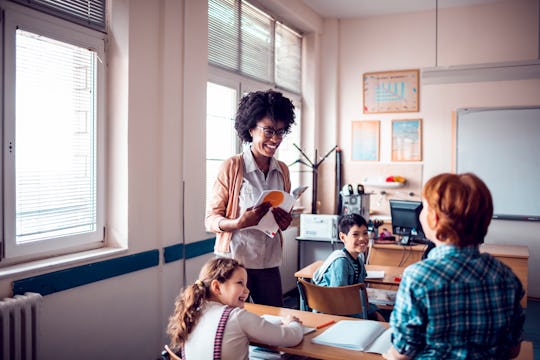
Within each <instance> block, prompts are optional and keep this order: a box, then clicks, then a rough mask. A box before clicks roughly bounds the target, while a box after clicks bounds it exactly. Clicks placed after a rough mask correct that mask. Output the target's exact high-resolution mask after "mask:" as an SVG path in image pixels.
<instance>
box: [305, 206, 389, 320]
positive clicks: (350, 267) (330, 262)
mask: <svg viewBox="0 0 540 360" xmlns="http://www.w3.org/2000/svg"><path fill="white" fill-rule="evenodd" d="M338 230H339V238H340V240H341V241H343V243H344V244H345V247H344V248H343V249H342V250H335V251H334V252H332V253H331V254H330V255H329V256H328V258H326V260H325V261H324V263H323V264H322V265H321V267H320V268H319V269H317V271H315V273H314V274H313V279H312V281H313V283H315V284H317V285H320V286H346V285H353V284H356V283H363V282H364V279H365V278H366V276H367V272H366V268H365V267H364V252H365V251H366V249H367V245H368V242H369V238H368V228H367V223H366V220H365V219H364V218H363V217H362V216H360V215H359V214H354V213H352V214H347V215H343V216H342V217H341V218H340V219H339V224H338ZM367 313H368V318H369V319H372V320H379V321H385V320H384V317H383V316H382V315H381V314H380V313H379V312H378V311H377V307H376V306H375V305H373V304H369V307H368V309H367ZM352 316H355V317H361V315H360V314H355V315H352Z"/></svg>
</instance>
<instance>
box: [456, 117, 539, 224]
mask: <svg viewBox="0 0 540 360" xmlns="http://www.w3.org/2000/svg"><path fill="white" fill-rule="evenodd" d="M456 171H457V173H464V172H472V173H475V174H476V175H478V176H479V177H480V178H481V179H482V180H483V181H484V182H485V183H486V184H487V186H488V187H489V189H490V191H491V195H492V197H493V206H494V218H499V219H512V220H529V221H540V186H539V184H540V107H519V108H517V107H516V108H476V109H459V110H458V111H457V122H456Z"/></svg>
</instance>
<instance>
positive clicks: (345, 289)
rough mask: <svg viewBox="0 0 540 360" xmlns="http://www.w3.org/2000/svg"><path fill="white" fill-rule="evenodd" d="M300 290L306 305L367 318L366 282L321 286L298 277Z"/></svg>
mask: <svg viewBox="0 0 540 360" xmlns="http://www.w3.org/2000/svg"><path fill="white" fill-rule="evenodd" d="M298 290H299V291H300V296H301V297H302V298H303V300H304V302H305V305H306V306H307V307H308V308H310V309H312V310H316V311H318V312H321V313H325V314H332V315H353V314H363V317H364V318H367V303H368V295H367V291H366V286H365V284H362V283H359V284H354V285H347V286H336V287H332V286H319V285H315V284H313V283H311V282H308V281H306V280H304V279H298Z"/></svg>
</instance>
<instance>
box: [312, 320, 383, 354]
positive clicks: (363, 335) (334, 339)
mask: <svg viewBox="0 0 540 360" xmlns="http://www.w3.org/2000/svg"><path fill="white" fill-rule="evenodd" d="M390 333H391V330H390V328H386V327H385V326H384V325H383V323H380V322H378V321H372V320H341V321H338V322H337V323H336V324H335V325H332V326H331V327H330V328H328V329H327V330H326V331H325V332H323V333H322V334H321V335H319V336H316V337H314V338H313V339H312V340H311V341H312V342H313V343H315V344H321V345H327V346H335V347H340V348H344V349H350V350H358V351H365V352H373V353H377V354H383V353H385V352H386V351H387V350H388V349H389V348H390V346H392V343H391V339H390Z"/></svg>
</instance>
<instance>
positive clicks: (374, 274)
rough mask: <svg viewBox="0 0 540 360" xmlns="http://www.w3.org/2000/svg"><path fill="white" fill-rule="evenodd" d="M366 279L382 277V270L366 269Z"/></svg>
mask: <svg viewBox="0 0 540 360" xmlns="http://www.w3.org/2000/svg"><path fill="white" fill-rule="evenodd" d="M366 279H384V271H379V270H367V277H366Z"/></svg>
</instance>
